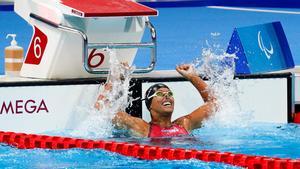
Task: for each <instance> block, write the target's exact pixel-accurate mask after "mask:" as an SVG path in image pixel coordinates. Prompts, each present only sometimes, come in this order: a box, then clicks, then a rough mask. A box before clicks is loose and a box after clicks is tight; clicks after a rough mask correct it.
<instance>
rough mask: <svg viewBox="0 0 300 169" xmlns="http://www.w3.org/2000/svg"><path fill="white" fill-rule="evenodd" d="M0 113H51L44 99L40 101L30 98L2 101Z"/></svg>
mask: <svg viewBox="0 0 300 169" xmlns="http://www.w3.org/2000/svg"><path fill="white" fill-rule="evenodd" d="M0 104H1V105H0V106H1V107H0V115H2V114H25V113H26V114H33V113H49V109H48V107H47V105H46V102H45V101H44V99H42V100H40V101H36V100H32V99H28V100H10V101H2V102H0Z"/></svg>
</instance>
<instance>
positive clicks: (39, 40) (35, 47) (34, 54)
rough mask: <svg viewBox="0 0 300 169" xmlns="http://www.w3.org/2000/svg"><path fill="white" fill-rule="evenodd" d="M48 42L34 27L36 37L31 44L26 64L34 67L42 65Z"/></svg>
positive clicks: (34, 36)
mask: <svg viewBox="0 0 300 169" xmlns="http://www.w3.org/2000/svg"><path fill="white" fill-rule="evenodd" d="M47 42H48V38H47V36H46V35H45V34H44V33H43V32H42V31H41V30H39V29H38V28H37V27H34V35H33V38H32V40H31V42H30V46H29V50H28V52H27V56H26V59H25V63H27V64H34V65H38V64H40V62H41V60H42V57H43V54H44V51H45V48H46V45H47Z"/></svg>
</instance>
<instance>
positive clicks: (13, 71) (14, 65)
mask: <svg viewBox="0 0 300 169" xmlns="http://www.w3.org/2000/svg"><path fill="white" fill-rule="evenodd" d="M16 36H17V35H16V34H7V36H6V39H7V38H8V37H12V41H11V42H10V46H8V47H6V48H5V52H4V53H5V74H6V75H11V76H19V73H20V70H21V67H22V64H23V53H24V50H23V48H22V47H20V46H18V43H17V41H16Z"/></svg>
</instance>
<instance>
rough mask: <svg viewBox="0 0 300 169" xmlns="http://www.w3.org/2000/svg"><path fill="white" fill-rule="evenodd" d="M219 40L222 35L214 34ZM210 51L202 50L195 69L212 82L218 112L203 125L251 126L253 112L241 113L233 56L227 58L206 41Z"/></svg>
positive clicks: (210, 86) (211, 86)
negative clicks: (249, 124)
mask: <svg viewBox="0 0 300 169" xmlns="http://www.w3.org/2000/svg"><path fill="white" fill-rule="evenodd" d="M212 36H213V38H217V37H216V36H219V34H216V33H214V34H212ZM207 46H208V47H207V48H203V49H202V56H201V57H200V58H198V59H197V60H196V61H195V63H194V65H195V67H196V70H197V72H198V73H199V74H200V75H201V76H202V77H204V78H207V79H209V82H208V84H209V90H211V93H212V94H213V96H214V97H215V98H216V99H217V105H218V106H217V110H216V112H215V113H214V114H213V116H212V117H211V118H210V119H209V120H206V121H205V122H204V125H205V126H206V127H235V126H239V127H241V126H244V127H246V126H248V123H249V122H250V121H251V117H252V116H251V111H245V110H243V111H242V109H241V106H240V104H239V94H241V92H242V91H240V90H239V88H238V85H237V81H236V80H234V70H235V67H234V58H235V57H236V56H235V55H234V54H227V53H226V51H225V50H224V49H222V48H221V47H220V46H219V45H217V44H210V43H208V41H207Z"/></svg>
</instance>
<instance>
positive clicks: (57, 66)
mask: <svg viewBox="0 0 300 169" xmlns="http://www.w3.org/2000/svg"><path fill="white" fill-rule="evenodd" d="M15 12H16V13H17V14H18V15H20V16H21V17H22V18H24V19H25V20H26V21H27V22H29V23H30V24H31V25H32V26H33V29H34V34H33V36H32V39H31V43H30V45H29V48H28V51H27V54H26V58H25V61H24V63H23V66H22V69H21V72H20V75H21V76H24V77H33V78H47V79H61V78H86V77H95V76H97V75H96V74H106V73H108V68H109V52H108V51H107V49H114V51H115V53H116V56H117V58H118V60H119V61H120V62H127V63H128V64H129V65H131V64H132V62H133V60H134V57H135V55H136V52H137V49H138V48H149V49H150V50H151V63H150V64H149V66H148V67H145V68H137V69H136V71H135V73H146V72H149V71H151V70H153V68H154V65H155V62H156V32H155V28H154V27H153V26H152V24H151V23H150V21H149V18H148V17H149V16H156V15H157V11H156V10H154V9H152V8H149V7H146V6H143V5H141V4H139V3H136V2H134V1H129V0H84V1H81V0H26V1H24V0H15ZM145 28H148V29H149V30H150V35H151V40H150V41H149V42H141V39H142V36H143V34H144V30H145ZM98 76H99V75H98Z"/></svg>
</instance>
